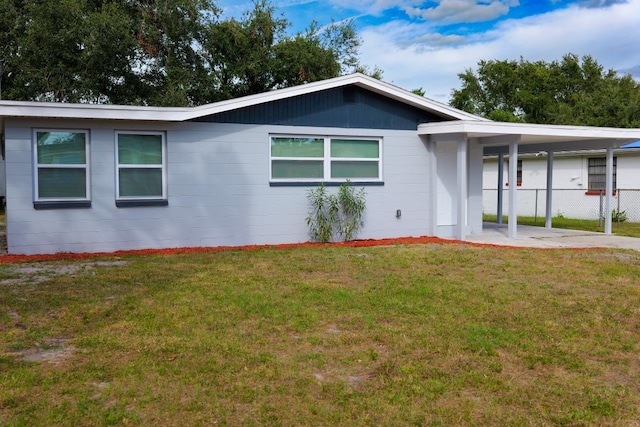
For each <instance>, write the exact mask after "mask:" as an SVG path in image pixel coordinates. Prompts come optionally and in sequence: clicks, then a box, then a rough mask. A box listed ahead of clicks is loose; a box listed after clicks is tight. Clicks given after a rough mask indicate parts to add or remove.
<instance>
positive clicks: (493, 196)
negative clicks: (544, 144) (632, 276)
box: [482, 189, 640, 222]
mask: <svg viewBox="0 0 640 427" xmlns="http://www.w3.org/2000/svg"><path fill="white" fill-rule="evenodd" d="M502 191H503V193H502V212H503V214H505V215H506V214H507V212H508V211H509V190H508V189H504V190H502ZM551 197H552V199H551V212H552V215H553V216H554V217H557V216H562V217H565V218H575V219H596V220H597V219H599V218H602V215H603V212H604V208H605V198H604V194H600V195H598V194H595V195H591V194H585V191H584V190H581V189H570V190H561V189H560V190H555V189H554V190H553V192H552V193H551ZM612 203H613V204H612V206H611V209H612V211H615V212H616V213H620V215H621V219H622V217H624V218H625V219H626V221H628V222H640V189H638V190H635V189H618V190H616V192H615V195H614V197H613V202H612ZM517 204H518V206H517V212H516V213H517V215H518V216H532V217H537V218H544V215H545V212H546V209H547V206H546V205H547V191H546V190H544V189H518V202H517ZM482 209H483V212H484V213H485V214H491V215H496V214H497V210H498V190H496V189H485V190H483V191H482ZM614 219H615V218H614Z"/></svg>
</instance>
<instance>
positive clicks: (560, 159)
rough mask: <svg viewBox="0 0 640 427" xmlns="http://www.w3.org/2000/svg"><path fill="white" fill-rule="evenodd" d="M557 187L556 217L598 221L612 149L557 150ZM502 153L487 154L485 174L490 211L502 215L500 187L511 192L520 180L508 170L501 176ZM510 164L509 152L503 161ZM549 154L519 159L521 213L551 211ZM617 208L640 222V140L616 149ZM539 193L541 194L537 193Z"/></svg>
mask: <svg viewBox="0 0 640 427" xmlns="http://www.w3.org/2000/svg"><path fill="white" fill-rule="evenodd" d="M554 159H555V160H554V174H553V182H552V188H553V192H554V195H555V196H556V197H555V200H554V201H553V210H554V215H562V216H565V217H570V218H580V219H597V218H598V215H599V214H600V210H601V206H600V205H601V200H600V198H601V195H604V192H605V186H606V150H584V151H566V152H558V153H555V156H554ZM499 161H500V158H499V156H498V155H493V156H486V157H485V159H484V173H483V178H482V180H483V205H484V212H485V213H488V214H496V213H497V211H498V207H497V190H498V188H500V189H501V190H502V192H506V191H508V188H509V185H511V183H512V182H514V180H512V179H510V177H509V174H508V173H505V174H503V175H502V177H501V178H500V180H498V175H499ZM502 161H503V162H506V165H508V164H509V159H508V156H505V157H504V158H503V160H502ZM546 168H547V153H546V152H545V151H541V152H538V153H532V154H523V155H520V156H519V157H518V161H517V166H516V169H517V175H516V178H515V182H516V185H517V186H518V190H519V195H520V198H519V201H520V203H519V206H518V215H526V216H534V215H535V214H536V213H540V212H544V211H545V206H544V203H545V200H544V199H545V194H544V190H545V189H546ZM613 189H614V191H613V196H614V209H617V210H620V211H625V212H626V216H627V218H628V219H629V220H630V221H634V222H639V221H640V143H636V144H630V145H627V146H624V147H621V148H619V149H615V150H614V151H613ZM536 196H537V197H536Z"/></svg>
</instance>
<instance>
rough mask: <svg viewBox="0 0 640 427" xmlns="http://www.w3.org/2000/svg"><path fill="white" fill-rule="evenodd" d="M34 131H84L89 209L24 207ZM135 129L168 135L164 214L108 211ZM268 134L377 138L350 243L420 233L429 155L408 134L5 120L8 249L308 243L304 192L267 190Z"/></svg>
mask: <svg viewBox="0 0 640 427" xmlns="http://www.w3.org/2000/svg"><path fill="white" fill-rule="evenodd" d="M123 125H124V126H123ZM34 127H38V128H48V127H51V128H74V129H89V130H90V132H91V192H92V206H91V208H85V209H52V210H41V211H36V210H35V209H34V208H33V203H32V201H33V198H32V197H33V196H32V191H33V190H32V187H33V183H32V179H33V175H32V160H31V129H32V128H34ZM136 129H137V130H162V131H166V132H167V141H168V195H169V206H166V207H135V208H117V207H116V206H115V165H114V161H115V158H114V151H115V150H114V132H115V131H116V130H136ZM270 133H284V134H288V133H291V134H319V135H344V136H372V137H382V138H383V145H382V147H383V178H384V183H385V184H384V185H383V186H371V187H366V192H367V216H366V223H365V227H364V229H363V232H362V233H361V234H360V235H359V236H358V237H359V238H383V237H403V236H420V235H427V234H429V224H430V215H429V212H430V211H429V202H430V200H431V198H432V194H430V188H431V186H430V185H428V177H429V173H428V172H429V167H428V166H429V164H428V160H429V157H428V156H427V148H426V146H425V144H424V143H423V141H422V140H421V139H420V138H419V137H418V136H417V134H416V130H415V126H414V127H413V129H411V130H370V129H369V130H364V129H360V130H358V129H342V128H317V127H292V126H277V125H247V124H219V123H193V122H191V123H180V124H160V123H154V124H150V123H145V124H141V123H119V122H108V121H104V122H89V121H61V120H57V121H44V120H43V121H39V120H29V121H27V120H19V119H7V120H6V139H7V144H6V158H7V162H6V174H7V199H8V204H7V225H8V229H7V238H8V244H9V251H10V252H11V253H26V254H31V253H55V252H85V251H91V252H96V251H115V250H120V249H142V248H168V247H189V246H224V245H233V246H235V245H245V244H277V243H296V242H304V241H308V239H309V238H308V234H307V227H306V224H305V217H306V215H307V210H308V205H307V201H306V193H307V191H308V187H270V186H269V151H268V150H269V134H270ZM335 190H336V189H335V188H333V189H331V190H330V191H335ZM396 209H401V210H402V217H401V218H400V219H397V218H396V217H395V213H396Z"/></svg>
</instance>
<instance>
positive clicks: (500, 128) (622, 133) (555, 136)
mask: <svg viewBox="0 0 640 427" xmlns="http://www.w3.org/2000/svg"><path fill="white" fill-rule="evenodd" d="M456 133H463V134H466V135H467V136H468V137H477V138H486V142H487V143H489V144H490V143H491V137H497V136H504V135H519V136H520V137H521V142H523V143H526V142H532V143H540V142H545V137H546V138H549V139H550V140H553V141H555V142H562V141H567V142H568V141H579V140H612V141H615V142H616V143H617V142H620V143H622V142H626V141H637V140H638V139H640V129H622V128H605V127H592V126H564V125H541V124H531V123H510V122H493V121H477V120H472V121H470V120H460V121H450V122H436V123H424V124H421V125H419V126H418V134H420V135H443V134H456Z"/></svg>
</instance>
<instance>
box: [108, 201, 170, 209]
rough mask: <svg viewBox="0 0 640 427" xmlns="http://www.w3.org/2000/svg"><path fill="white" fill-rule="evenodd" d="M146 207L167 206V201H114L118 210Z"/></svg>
mask: <svg viewBox="0 0 640 427" xmlns="http://www.w3.org/2000/svg"><path fill="white" fill-rule="evenodd" d="M146 206H169V201H168V200H164V199H155V200H144V199H139V200H116V207H118V208H141V207H146Z"/></svg>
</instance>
